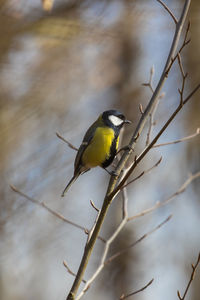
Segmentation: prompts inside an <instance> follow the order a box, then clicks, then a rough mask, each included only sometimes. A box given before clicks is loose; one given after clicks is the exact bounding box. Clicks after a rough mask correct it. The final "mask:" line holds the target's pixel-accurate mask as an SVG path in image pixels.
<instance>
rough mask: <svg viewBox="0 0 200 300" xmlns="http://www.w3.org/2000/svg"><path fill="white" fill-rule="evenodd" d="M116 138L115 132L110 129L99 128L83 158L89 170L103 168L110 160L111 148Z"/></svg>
mask: <svg viewBox="0 0 200 300" xmlns="http://www.w3.org/2000/svg"><path fill="white" fill-rule="evenodd" d="M114 137H115V134H114V130H113V129H112V128H109V127H98V128H97V129H96V131H95V134H94V137H93V139H92V141H91V143H90V145H89V146H88V147H87V148H86V150H85V151H84V153H83V156H82V163H83V164H84V166H87V167H88V168H94V167H97V166H101V164H102V163H103V162H104V161H105V160H106V159H107V158H109V155H110V148H111V145H112V142H113V139H114Z"/></svg>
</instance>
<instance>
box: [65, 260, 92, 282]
mask: <svg viewBox="0 0 200 300" xmlns="http://www.w3.org/2000/svg"><path fill="white" fill-rule="evenodd" d="M63 265H64V266H65V268H66V269H67V271H68V273H69V274H70V275H72V276H76V274H75V273H74V272H72V270H71V269H70V268H69V267H68V265H67V262H66V261H65V260H64V261H63ZM82 282H83V283H86V280H85V279H82Z"/></svg>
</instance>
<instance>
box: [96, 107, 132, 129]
mask: <svg viewBox="0 0 200 300" xmlns="http://www.w3.org/2000/svg"><path fill="white" fill-rule="evenodd" d="M102 119H103V121H104V122H105V124H106V125H108V126H109V127H115V128H119V129H120V128H121V127H122V126H123V125H124V124H125V123H131V121H129V120H126V118H125V116H124V115H123V114H122V113H121V112H119V111H117V110H114V109H111V110H106V111H104V112H103V114H102Z"/></svg>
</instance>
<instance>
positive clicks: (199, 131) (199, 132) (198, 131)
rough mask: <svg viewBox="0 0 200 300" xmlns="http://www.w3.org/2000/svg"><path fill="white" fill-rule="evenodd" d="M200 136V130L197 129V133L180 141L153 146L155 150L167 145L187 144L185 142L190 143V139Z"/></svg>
mask: <svg viewBox="0 0 200 300" xmlns="http://www.w3.org/2000/svg"><path fill="white" fill-rule="evenodd" d="M199 134H200V128H197V130H196V132H195V133H193V134H191V135H188V136H185V137H183V138H181V139H178V140H175V141H172V142H167V143H162V144H156V145H154V146H153V148H158V147H162V146H167V145H172V144H177V143H182V142H185V141H188V140H190V139H193V138H194V137H196V136H198V135H199Z"/></svg>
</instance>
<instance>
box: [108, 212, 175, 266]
mask: <svg viewBox="0 0 200 300" xmlns="http://www.w3.org/2000/svg"><path fill="white" fill-rule="evenodd" d="M171 218H172V215H169V216H168V217H167V218H166V219H165V220H164V221H163V222H161V223H160V224H159V225H157V226H156V227H155V228H153V229H152V230H150V231H149V232H147V233H145V234H144V235H143V236H141V237H140V238H139V239H138V240H136V241H135V242H134V243H132V244H130V245H129V246H127V247H126V248H124V249H122V250H121V251H118V252H117V253H115V254H113V255H112V256H110V257H109V258H108V259H107V260H106V261H105V264H109V263H110V262H111V261H113V260H114V259H116V258H117V257H119V256H121V255H122V254H124V253H125V252H127V251H128V250H130V248H133V247H135V246H136V245H137V244H138V243H140V242H141V241H142V240H144V239H145V238H146V237H148V236H149V235H151V234H152V233H154V232H155V231H156V230H158V229H159V228H160V227H162V226H163V225H164V224H166V223H167V222H168V221H169V220H170V219H171ZM128 221H129V218H128Z"/></svg>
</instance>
